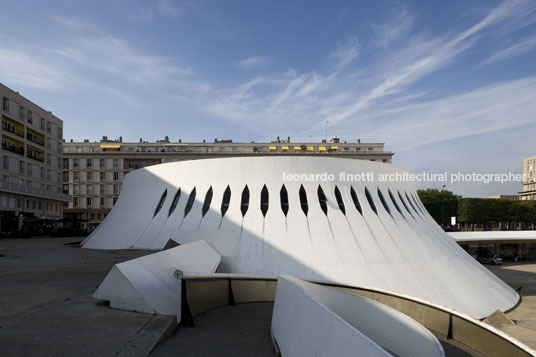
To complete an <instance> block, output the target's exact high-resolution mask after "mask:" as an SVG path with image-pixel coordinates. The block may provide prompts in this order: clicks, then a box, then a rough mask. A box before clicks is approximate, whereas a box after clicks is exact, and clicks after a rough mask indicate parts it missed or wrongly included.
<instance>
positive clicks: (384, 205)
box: [378, 188, 391, 214]
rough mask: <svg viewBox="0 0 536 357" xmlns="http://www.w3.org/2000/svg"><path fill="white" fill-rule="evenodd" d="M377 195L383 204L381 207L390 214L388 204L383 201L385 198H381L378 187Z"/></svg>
mask: <svg viewBox="0 0 536 357" xmlns="http://www.w3.org/2000/svg"><path fill="white" fill-rule="evenodd" d="M378 196H380V201H381V203H382V205H383V208H385V210H386V211H387V213H389V214H391V210H390V209H389V206H387V202H385V198H383V194H382V191H380V189H379V188H378Z"/></svg>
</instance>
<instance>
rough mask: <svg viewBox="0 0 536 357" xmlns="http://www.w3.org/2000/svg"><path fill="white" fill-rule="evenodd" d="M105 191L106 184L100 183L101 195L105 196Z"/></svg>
mask: <svg viewBox="0 0 536 357" xmlns="http://www.w3.org/2000/svg"><path fill="white" fill-rule="evenodd" d="M105 192H106V185H104V184H100V185H99V194H100V195H101V196H103V195H104V194H105Z"/></svg>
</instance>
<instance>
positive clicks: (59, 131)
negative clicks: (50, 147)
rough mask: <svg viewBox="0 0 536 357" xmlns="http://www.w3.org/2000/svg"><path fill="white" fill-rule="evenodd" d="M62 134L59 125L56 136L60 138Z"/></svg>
mask: <svg viewBox="0 0 536 357" xmlns="http://www.w3.org/2000/svg"><path fill="white" fill-rule="evenodd" d="M62 136H63V133H62V129H61V127H58V138H60V139H61V138H62Z"/></svg>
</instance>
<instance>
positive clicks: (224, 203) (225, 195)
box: [221, 185, 231, 218]
mask: <svg viewBox="0 0 536 357" xmlns="http://www.w3.org/2000/svg"><path fill="white" fill-rule="evenodd" d="M229 201H231V188H230V187H229V185H227V188H226V189H225V192H224V193H223V200H222V201H221V217H222V218H223V216H225V213H226V212H227V210H228V209H229Z"/></svg>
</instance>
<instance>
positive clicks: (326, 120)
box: [326, 120, 328, 143]
mask: <svg viewBox="0 0 536 357" xmlns="http://www.w3.org/2000/svg"><path fill="white" fill-rule="evenodd" d="M327 142H328V121H327V120H326V143H327Z"/></svg>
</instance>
